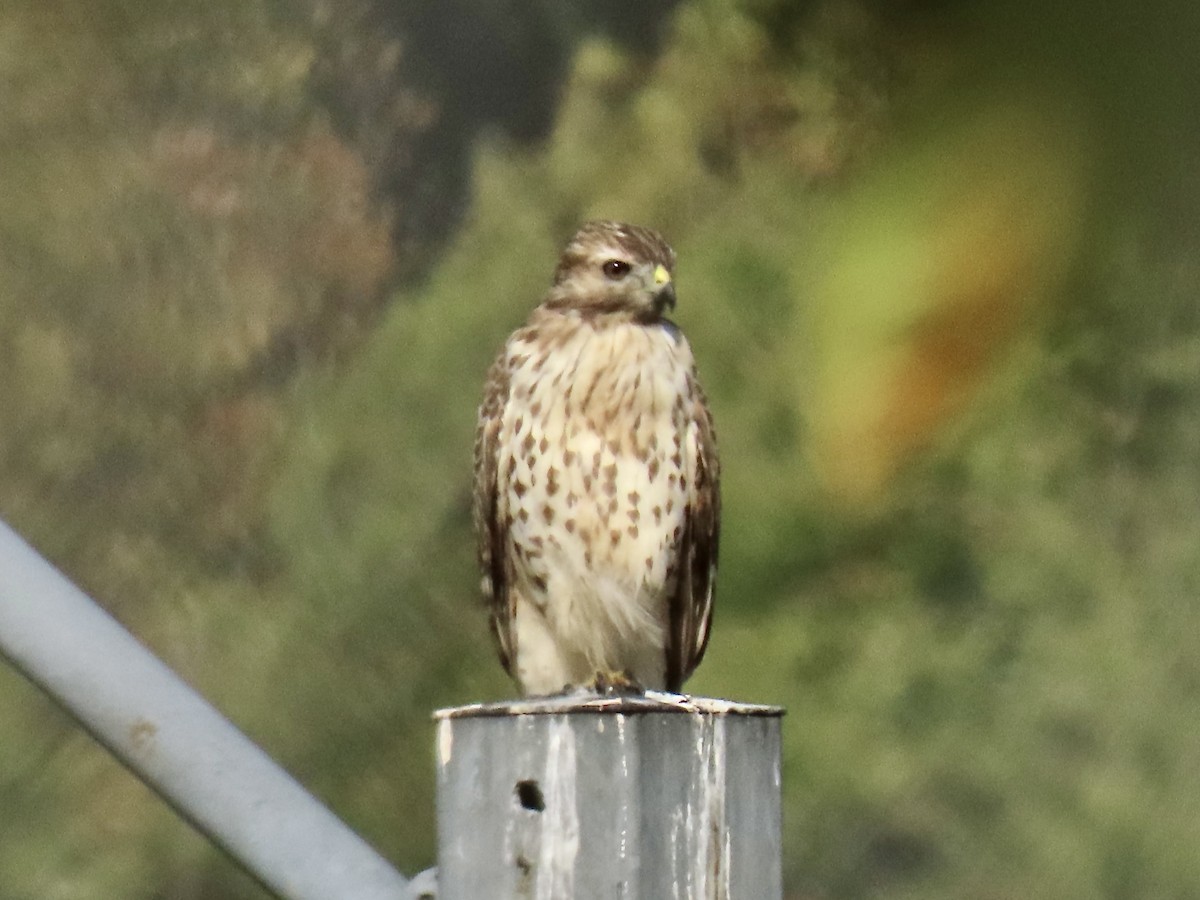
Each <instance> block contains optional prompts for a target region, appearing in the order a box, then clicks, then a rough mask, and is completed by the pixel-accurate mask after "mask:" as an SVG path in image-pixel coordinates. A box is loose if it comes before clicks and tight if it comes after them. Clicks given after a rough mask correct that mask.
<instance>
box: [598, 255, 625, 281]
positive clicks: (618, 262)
mask: <svg viewBox="0 0 1200 900" xmlns="http://www.w3.org/2000/svg"><path fill="white" fill-rule="evenodd" d="M600 269H601V271H603V272H604V276H605V277H606V278H609V279H611V280H612V281H616V280H618V279H620V278H624V277H625V276H626V275H628V274H629V263H627V262H625V260H623V259H610V260H609V261H608V262H606V263H605V264H604V265H602V266H601V267H600Z"/></svg>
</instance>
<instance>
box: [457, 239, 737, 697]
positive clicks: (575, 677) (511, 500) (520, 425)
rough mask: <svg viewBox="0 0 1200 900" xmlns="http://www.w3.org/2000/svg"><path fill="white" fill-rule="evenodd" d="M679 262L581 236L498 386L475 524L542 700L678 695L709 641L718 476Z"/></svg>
mask: <svg viewBox="0 0 1200 900" xmlns="http://www.w3.org/2000/svg"><path fill="white" fill-rule="evenodd" d="M674 267H675V253H674V251H673V250H672V249H671V248H670V246H668V244H667V243H666V241H664V240H663V238H662V237H661V236H660V235H659V234H658V233H657V232H654V231H652V230H650V229H649V228H642V227H639V226H636V225H625V224H621V223H618V222H608V221H604V222H589V223H587V224H585V225H583V226H582V227H581V228H580V229H579V231H578V232H577V233H576V234H575V236H574V237H573V238H571V241H570V242H569V243H568V244H567V246H566V248H565V249H564V251H563V253H562V256H561V258H560V259H559V261H558V266H557V268H556V269H555V270H554V282H553V285H552V286H551V288H550V290H549V292H548V293H547V294H546V296H545V298H544V299H543V300H542V303H541V305H540V306H538V307H537V308H536V309H535V310H534V311H533V313H532V314H531V315H530V317H529V320H528V321H527V322H526V324H525V325H524V326H523V327H521V328H518V329H517V330H516V331H515V332H513V334H512V335H511V336H510V337H509V339H508V341H507V343H506V344H505V345H504V349H503V350H502V351H501V352H500V355H499V356H498V357H497V359H496V361H495V363H493V365H492V367H491V370H490V371H489V373H488V377H487V387H486V391H485V396H484V400H483V403H482V405H481V406H480V408H479V422H478V429H477V431H476V441H475V493H474V509H473V512H474V520H475V528H476V534H477V537H478V550H479V562H480V566H481V568H482V571H483V594H484V597H485V600H486V601H487V603H488V605H489V607H490V611H491V624H492V631H493V633H494V635H495V638H496V643H497V647H498V649H499V653H500V661H501V662H502V663H503V665H504V668H505V669H506V670H507V671H508V673H509V674H510V675H511V676H512V677H513V678H515V679H516V681H517V683H518V684H519V685H520V687H521V689H522V690H523V692H524V693H526V694H535V695H537V694H552V693H556V692H560V691H564V690H566V689H568V688H570V687H575V686H582V685H590V686H593V687H608V688H613V687H620V688H635V689H636V688H653V689H666V690H669V691H675V692H678V691H679V689H680V687H681V686H682V685H683V682H684V680H685V679H686V678H687V677H688V676H689V675H690V674H691V673H692V671H693V670H694V669H695V668H696V665H697V664H698V663H699V662H700V658H701V657H702V656H703V655H704V649H705V646H706V645H707V643H708V631H709V624H710V621H711V618H712V604H713V587H714V584H715V579H716V569H717V537H718V525H719V521H718V520H719V516H720V495H719V485H718V479H719V465H718V461H717V446H716V438H715V435H714V433H713V422H712V416H711V415H710V413H709V410H708V405H707V402H706V400H705V396H704V392H703V391H702V390H701V388H700V384H699V382H698V381H697V379H696V369H695V362H694V360H693V358H692V351H691V348H690V347H689V346H688V342H687V340H686V339H685V338H684V336H683V334H682V332H681V331H680V330H679V328H678V327H677V326H676V325H675V324H674V323H673V322H672V321H671V320H670V319H667V318H666V317H665V315H664V314H665V313H666V312H667V311H668V310H670V309H673V308H674V307H675V287H674V283H673V281H672V274H673V271H674Z"/></svg>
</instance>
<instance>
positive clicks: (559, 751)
mask: <svg viewBox="0 0 1200 900" xmlns="http://www.w3.org/2000/svg"><path fill="white" fill-rule="evenodd" d="M782 714H783V710H781V709H779V708H778V707H768V706H750V705H746V704H738V703H730V702H728V701H724V700H711V699H707V698H699V697H681V696H677V695H674V694H661V693H649V694H647V695H645V696H628V697H620V696H618V697H598V696H595V695H587V694H581V695H567V696H563V697H550V698H544V699H533V700H524V701H518V702H513V703H501V704H492V705H486V706H484V705H476V706H466V707H460V708H458V709H446V710H441V711H439V712H438V713H437V714H436V715H437V719H438V720H439V721H438V848H439V849H438V896H439V898H440V900H478V898H481V897H487V898H489V900H516V898H542V900H610V898H613V900H615V898H622V900H664V898H672V900H778V898H780V897H781V896H782V892H783V889H782V881H781V866H780V850H781V847H780V772H779V759H780V729H779V725H780V717H781V716H782Z"/></svg>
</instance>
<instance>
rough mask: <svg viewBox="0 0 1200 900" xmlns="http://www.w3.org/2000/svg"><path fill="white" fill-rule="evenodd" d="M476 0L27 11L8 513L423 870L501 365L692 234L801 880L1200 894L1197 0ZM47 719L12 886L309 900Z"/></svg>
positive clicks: (707, 689) (697, 322)
mask: <svg viewBox="0 0 1200 900" xmlns="http://www.w3.org/2000/svg"><path fill="white" fill-rule="evenodd" d="M452 6H453V11H454V14H455V15H461V14H468V15H469V14H471V13H472V12H478V14H479V18H477V19H470V21H472V22H475V24H476V26H477V29H478V30H477V31H473V32H471V33H469V34H463V35H461V36H460V38H457V39H453V38H452V35H454V34H455V33H456V32H454V30H453V28H454V25H453V22H448V21H447V22H443V20H442V19H441V17H440V14H439V13H438V11H437V7H436V5H434V4H414V5H412V6H411V8H406V10H405V11H404V12H403V14H400V13H394V14H392V13H388V12H387V11H386V10H384V8H383V7H375V6H372V5H371V4H369V3H367V2H365V0H362V2H358V3H355V4H350V5H348V6H347V7H346V9H345V10H343V11H342V12H343V13H344V14H343V15H339V16H331V14H330V11H329V10H328V9H326V8H325V7H324V5H323V4H320V3H316V2H313V3H303V2H299V0H296V2H279V0H271V2H252V3H240V2H239V3H233V2H218V3H215V4H194V3H182V4H181V3H175V4H169V5H168V6H164V7H162V8H161V9H158V10H153V9H150V8H143V7H142V6H139V5H135V4H129V3H121V2H115V0H114V2H108V3H105V4H103V7H104V10H105V13H106V14H105V15H103V16H97V15H94V14H93V13H91V12H88V14H86V15H85V14H84V12H85V11H84V10H83V7H82V6H79V5H78V4H52V5H49V6H45V5H40V6H39V5H36V4H29V3H20V2H17V3H10V4H9V5H8V6H7V7H5V9H4V10H3V11H2V12H0V22H2V23H3V26H4V27H3V28H0V35H2V37H0V81H2V83H3V85H4V88H5V89H4V90H0V120H2V121H3V122H4V125H5V127H4V129H2V131H3V134H0V155H2V160H0V162H2V164H0V196H2V197H3V198H4V205H3V207H0V372H2V375H3V380H4V383H5V385H6V402H5V403H4V404H0V513H2V514H3V515H4V517H5V518H6V519H8V520H9V521H11V522H12V523H13V524H14V525H16V526H17V527H18V528H20V529H21V530H22V531H23V532H24V533H25V534H26V535H27V536H28V537H29V538H30V539H31V540H32V541H33V542H34V543H35V544H36V545H37V546H39V547H40V548H41V549H42V550H43V552H45V553H47V554H48V555H49V556H50V557H51V558H52V559H54V560H55V561H56V562H58V563H59V564H60V565H62V566H63V568H64V569H65V570H66V571H67V572H68V573H70V574H71V575H72V577H74V578H75V579H76V580H77V581H79V582H80V583H81V584H82V586H83V587H84V588H85V589H87V590H89V591H90V592H92V593H93V594H94V595H95V596H97V597H98V598H99V599H100V600H101V601H102V602H103V603H105V605H107V606H108V607H109V608H110V609H112V610H114V612H116V613H117V614H118V616H120V617H121V618H122V619H123V620H124V621H125V622H127V623H128V624H129V625H130V626H131V627H132V628H133V630H134V631H135V632H136V633H137V634H138V635H139V636H140V637H141V638H142V639H143V640H144V641H145V642H146V643H148V644H149V645H150V646H151V647H153V648H154V649H155V650H156V651H157V652H158V653H160V654H161V655H162V656H163V657H164V658H165V659H167V660H168V661H169V662H170V664H171V665H172V666H174V667H175V668H176V669H178V670H179V671H180V672H181V673H182V674H183V675H184V676H185V677H186V678H188V679H189V680H190V681H191V682H193V683H194V684H196V685H197V686H198V687H199V688H200V689H201V690H202V691H203V692H204V693H205V694H206V695H207V696H208V697H210V698H211V699H212V700H213V701H214V702H215V703H216V704H217V705H218V706H219V707H220V708H222V709H223V710H225V711H226V712H227V713H228V714H229V715H230V716H231V717H232V718H233V719H234V721H235V722H237V723H238V724H239V725H240V726H241V727H242V728H244V729H245V730H246V731H247V732H248V733H249V734H250V735H251V736H252V737H253V738H255V739H256V740H258V741H259V742H260V743H261V744H262V745H263V746H264V747H265V748H266V749H267V750H268V752H270V753H271V754H272V755H273V756H275V757H276V758H277V759H279V760H280V761H281V762H282V763H283V764H284V765H285V766H287V767H288V768H289V770H291V771H292V772H293V773H295V774H296V775H297V776H298V777H299V778H300V779H301V780H302V781H303V782H304V783H305V784H307V785H308V786H309V787H311V788H312V789H313V790H314V791H315V792H316V793H317V794H318V795H320V796H321V797H323V798H324V799H325V800H326V801H327V802H328V803H329V804H330V805H331V806H332V807H333V808H334V809H335V810H336V811H337V812H338V813H339V814H340V815H341V816H343V817H344V818H345V819H346V820H347V821H348V822H349V823H350V824H351V825H353V826H354V827H355V828H357V829H358V830H360V832H361V833H363V834H364V836H366V837H367V838H368V840H370V841H371V842H372V843H373V844H374V845H375V846H377V847H378V848H380V849H381V850H382V851H383V852H384V853H385V854H386V855H388V856H389V857H390V858H392V859H393V860H394V861H395V862H396V863H397V864H398V865H399V866H400V867H401V868H403V869H404V870H405V871H408V872H410V873H411V872H415V871H416V870H417V869H419V868H423V867H425V866H427V865H429V864H431V863H432V862H433V856H434V850H435V848H434V846H433V815H434V810H433V797H432V789H433V785H432V776H433V761H432V753H431V744H432V728H431V725H430V723H429V713H430V711H431V710H432V709H434V708H435V707H437V706H442V705H454V704H459V703H465V702H469V701H474V700H482V699H494V698H498V697H501V696H505V695H507V694H509V693H510V692H511V690H512V687H511V685H510V684H509V683H507V681H506V680H505V679H504V676H503V673H502V672H501V671H500V668H499V666H498V665H496V663H495V661H494V657H493V654H492V650H491V647H490V646H489V643H488V639H487V635H486V627H485V622H484V617H483V611H482V610H481V609H480V608H479V606H478V604H477V602H476V600H475V589H476V587H475V586H476V581H477V579H476V574H475V572H474V561H473V540H472V537H471V535H470V529H469V521H468V518H469V517H468V513H467V509H468V502H467V501H468V493H469V489H470V484H469V469H470V463H469V456H470V446H471V435H472V429H473V425H474V416H475V405H476V403H477V401H478V396H479V391H480V389H481V382H482V377H483V373H484V371H485V369H486V367H487V365H488V363H489V362H490V360H491V357H492V355H493V353H494V352H495V351H496V349H497V348H498V347H499V345H500V343H501V342H502V340H503V338H504V336H505V335H506V334H507V333H508V331H509V330H511V329H512V328H513V327H514V326H516V325H517V324H518V323H519V322H520V321H521V320H522V319H523V318H524V316H525V315H526V314H527V313H528V311H529V310H530V309H531V308H532V307H533V306H534V305H535V304H536V302H537V299H538V297H539V296H540V294H541V292H542V291H543V290H544V287H545V285H546V283H547V280H548V278H549V276H550V272H551V270H552V266H553V262H554V259H555V257H556V254H557V251H558V247H559V245H560V244H561V242H562V241H563V240H564V239H565V238H566V237H567V236H568V235H569V234H570V232H571V231H572V229H573V228H574V226H575V225H576V224H577V223H578V222H579V221H580V220H582V219H585V218H589V217H593V216H612V217H618V218H622V219H626V220H629V221H638V222H644V223H646V224H651V225H654V226H656V227H659V228H660V229H661V230H663V231H664V232H665V233H666V234H667V235H668V236H669V237H670V238H671V240H672V242H673V243H674V245H675V247H676V250H677V251H678V253H679V258H680V270H679V275H678V281H679V289H680V300H681V302H680V309H679V314H678V319H679V322H680V324H681V325H682V326H683V328H684V329H685V330H686V331H687V333H688V335H689V337H690V339H691V340H692V343H693V345H694V347H695V349H696V355H697V357H698V359H699V364H700V367H701V374H702V377H703V379H704V381H705V384H706V386H707V387H708V390H709V394H710V396H711V399H712V404H713V407H714V411H715V415H716V419H717V425H718V433H719V437H720V443H721V451H722V458H723V461H724V467H725V472H726V477H725V481H724V490H725V517H724V527H723V536H722V537H723V540H722V566H721V575H720V580H719V591H718V609H717V618H716V627H715V631H714V636H713V641H712V644H711V647H710V649H709V653H708V658H707V659H706V661H705V663H704V665H703V666H702V667H701V669H700V671H699V672H698V674H697V676H696V677H695V679H694V680H693V682H692V683H691V684H690V685H689V687H690V689H692V690H694V691H696V692H697V693H707V694H715V695H724V696H732V697H735V698H738V699H744V700H750V701H757V702H770V703H780V704H784V705H786V706H787V707H788V709H789V714H788V717H787V718H786V720H785V726H784V730H785V784H784V788H785V810H786V818H785V828H786V842H785V860H784V865H785V875H786V883H787V885H788V891H789V897H794V898H843V897H844V898H862V897H890V898H904V897H922V898H937V897H946V898H950V897H964V896H967V897H981V898H1001V897H1014V898H1015V897H1042V896H1044V897H1056V898H1081V900H1082V898H1092V897H1111V898H1124V897H1129V898H1134V897H1137V898H1158V897H1161V898H1168V897H1170V898H1179V897H1190V896H1195V895H1197V894H1200V863H1198V862H1197V856H1196V854H1195V852H1194V847H1195V846H1196V844H1197V843H1198V842H1200V741H1198V740H1197V739H1196V736H1195V733H1194V732H1195V729H1194V727H1193V723H1192V718H1193V716H1194V712H1195V709H1196V706H1197V700H1198V699H1200V662H1198V660H1200V653H1197V650H1198V649H1200V608H1198V607H1197V605H1196V598H1197V594H1198V589H1200V514H1198V510H1200V503H1198V501H1200V465H1198V464H1197V448H1198V447H1200V310H1198V307H1197V297H1198V296H1200V265H1198V264H1197V262H1196V260H1197V259H1198V258H1200V255H1198V254H1197V249H1198V248H1197V244H1198V243H1200V230H1198V229H1197V224H1198V223H1200V217H1197V216H1196V213H1197V211H1198V206H1200V184H1198V183H1197V182H1196V180H1195V174H1194V172H1193V171H1191V168H1192V167H1190V166H1189V163H1190V162H1191V158H1192V157H1191V153H1192V151H1194V147H1195V139H1196V138H1197V132H1198V130H1200V126H1198V125H1197V122H1200V117H1195V116H1192V115H1190V112H1191V110H1189V104H1190V103H1192V102H1193V100H1194V92H1193V91H1187V90H1182V89H1181V87H1180V85H1182V84H1189V83H1190V84H1195V83H1197V80H1196V78H1195V76H1196V74H1197V72H1196V69H1197V67H1198V66H1197V63H1196V62H1195V60H1196V59H1200V55H1197V54H1196V53H1195V50H1196V47H1195V46H1194V36H1195V35H1197V34H1200V29H1197V28H1195V26H1196V25H1197V24H1198V23H1197V22H1196V18H1197V17H1196V15H1195V13H1194V12H1192V11H1191V9H1190V7H1186V6H1184V5H1179V6H1175V5H1173V4H1171V3H1170V2H1168V0H1162V2H1160V3H1158V4H1156V5H1152V7H1150V8H1147V9H1145V10H1139V11H1134V10H1129V11H1125V12H1123V13H1120V14H1118V13H1115V12H1112V11H1107V12H1105V13H1104V14H1103V15H1101V14H1095V15H1093V14H1092V11H1091V10H1090V8H1086V7H1085V6H1084V5H1083V4H1081V3H1070V4H1066V5H1065V6H1063V7H1061V8H1059V7H1056V8H1055V9H1054V10H1049V9H1046V8H1043V6H1042V5H1033V4H1024V3H1021V2H1018V0H1011V2H1006V3H1001V4H995V5H993V6H990V7H987V8H985V7H984V6H982V5H979V4H969V3H953V2H946V3H886V2H882V0H880V2H876V3H866V2H852V0H823V2H819V3H815V4H793V3H787V2H783V0H740V2H738V0H692V2H684V3H679V4H674V3H666V2H664V3H655V4H647V5H645V6H642V7H636V6H635V5H630V4H628V3H618V4H613V6H612V7H611V9H610V10H609V12H608V13H606V14H600V13H597V12H596V11H595V10H594V9H592V8H590V7H587V6H585V5H582V4H561V3H550V2H546V3H531V4H529V5H528V6H527V7H524V8H523V10H524V11H523V13H522V16H523V17H517V16H516V15H515V13H514V14H512V15H506V14H503V13H502V12H501V11H498V10H499V7H497V6H496V5H495V4H488V3H484V2H479V3H472V2H468V0H460V2H458V3H456V4H453V5H452ZM476 7H478V10H476ZM446 15H447V16H449V15H450V14H449V13H446ZM1081 17H1082V19H1083V20H1085V21H1083V24H1082V25H1081V24H1080V21H1081ZM381 23H382V24H381ZM501 23H502V24H501ZM623 24H627V25H630V26H636V27H630V28H626V29H624V30H623V29H622V27H621V26H622V25H623ZM489 29H491V31H489ZM489 33H496V34H499V35H500V39H498V40H496V41H495V42H489V41H488V40H487V39H486V38H487V35H488V34H489ZM1189 40H1190V41H1191V42H1190V43H1189ZM547 41H548V42H552V43H548V44H545V46H546V47H547V48H549V49H547V51H546V52H545V53H544V54H543V55H541V56H539V55H537V54H532V55H531V52H530V49H529V48H530V47H531V46H536V47H541V46H543V44H542V43H540V42H547ZM481 48H486V50H487V52H486V53H484V51H483V50H481ZM456 53H457V54H459V55H457V56H456V55H455V54H456ZM481 54H483V55H482V56H481ZM489 54H492V55H489ZM473 61H474V63H475V64H476V65H477V68H474V69H473V68H471V65H472V63H473ZM459 64H461V65H462V67H461V68H457V66H459ZM539 65H540V66H541V68H539ZM378 73H384V74H383V75H378ZM377 76H378V77H377ZM485 82H486V83H485ZM531 85H536V88H537V89H536V91H532V89H531V88H530V86H531ZM526 89H529V90H531V91H532V92H531V93H528V94H526V93H522V91H524V90H526ZM522 98H526V99H528V98H535V99H536V103H535V102H534V100H533V99H529V102H521V101H522ZM0 721H3V722H4V723H5V728H4V738H3V740H0V808H2V809H3V810H4V814H3V816H0V897H5V898H8V897H13V898H24V897H53V898H62V900H71V898H91V897H97V896H121V897H146V898H150V897H154V898H164V900H165V898H179V900H184V898H196V897H205V898H208V897H213V898H216V897H259V896H262V894H261V890H260V889H259V888H258V887H257V886H256V885H254V884H253V883H252V882H251V881H250V879H249V878H247V877H246V876H244V875H242V874H240V873H239V872H237V871H236V870H235V869H234V867H233V866H232V865H231V864H229V863H228V862H227V861H226V860H224V859H223V858H222V857H220V856H219V854H218V853H217V851H215V850H212V849H210V848H208V847H207V846H206V845H205V844H204V842H203V841H202V840H201V839H199V838H198V837H196V836H195V835H194V834H193V833H192V832H191V831H190V830H189V829H188V827H187V826H186V825H184V824H182V823H180V822H178V821H177V820H175V819H174V817H173V816H172V815H171V814H170V813H169V812H168V811H167V810H166V809H165V807H163V806H162V805H161V804H160V803H159V802H158V801H157V800H155V799H154V798H153V797H152V796H151V795H150V794H149V792H148V791H147V790H146V789H144V788H142V787H141V786H140V785H138V784H137V783H136V782H135V781H134V780H133V779H132V778H130V777H129V776H128V775H127V774H125V773H124V772H122V771H121V770H120V768H119V767H118V766H117V765H116V764H115V763H113V762H112V761H110V760H109V759H107V758H106V757H105V755H104V754H103V752H102V751H101V750H100V749H99V748H97V747H96V746H95V745H94V744H92V743H91V742H90V740H89V739H87V738H86V737H84V736H82V735H81V734H80V733H79V732H78V731H77V730H76V729H75V728H74V727H73V726H72V725H71V723H70V722H69V721H67V720H66V718H65V717H64V716H62V715H61V714H60V713H58V712H57V711H56V710H55V709H54V708H53V707H52V706H51V705H50V704H49V703H48V702H47V701H45V700H44V699H43V698H42V697H40V696H39V695H38V694H37V692H36V691H35V690H34V689H33V688H32V687H30V686H28V685H26V684H25V683H24V682H23V681H21V680H20V678H19V677H18V676H17V675H15V674H14V673H11V672H3V673H0Z"/></svg>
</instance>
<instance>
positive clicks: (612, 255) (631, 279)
mask: <svg viewBox="0 0 1200 900" xmlns="http://www.w3.org/2000/svg"><path fill="white" fill-rule="evenodd" d="M674 270H675V251H674V250H672V249H671V247H670V245H669V244H668V243H667V242H666V241H665V240H663V238H662V235H660V234H659V233H658V232H657V231H652V230H651V229H649V228H643V227H641V226H640V225H624V224H622V223H620V222H608V221H599V222H588V223H586V224H585V225H583V227H581V228H580V229H579V230H578V231H577V232H575V236H574V237H573V238H571V240H570V242H569V243H568V244H567V246H566V248H565V249H564V250H563V253H562V257H561V258H560V259H559V261H558V267H557V268H556V269H555V270H554V285H553V287H551V289H550V293H549V295H548V296H547V298H546V301H545V303H544V304H543V305H544V306H546V307H547V308H550V309H571V310H578V311H579V312H580V313H583V314H585V315H588V314H590V315H614V316H619V317H628V318H632V319H635V320H637V321H642V322H654V321H658V320H659V319H661V318H662V316H663V315H664V314H665V313H666V311H667V310H669V309H674V308H675V283H674V281H673V280H672V279H673V275H674Z"/></svg>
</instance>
